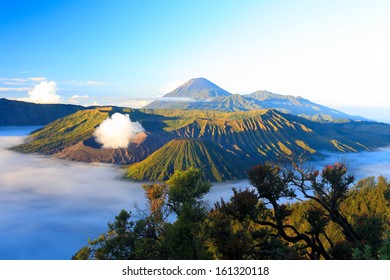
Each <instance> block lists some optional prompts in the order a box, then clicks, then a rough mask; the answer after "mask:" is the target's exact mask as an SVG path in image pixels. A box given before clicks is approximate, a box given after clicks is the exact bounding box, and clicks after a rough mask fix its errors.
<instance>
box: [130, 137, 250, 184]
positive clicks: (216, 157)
mask: <svg viewBox="0 0 390 280" xmlns="http://www.w3.org/2000/svg"><path fill="white" fill-rule="evenodd" d="M252 164H253V162H251V161H250V159H245V158H240V157H239V156H237V155H234V154H232V153H230V152H227V151H226V150H224V149H223V148H221V147H219V146H217V145H215V144H213V143H211V142H203V141H199V140H190V139H180V140H179V139H177V140H172V141H170V142H169V143H167V144H166V145H165V146H163V147H162V148H160V149H159V150H157V151H156V152H154V153H153V154H152V155H150V156H149V157H148V158H146V159H145V160H143V161H141V162H139V163H135V164H133V165H130V166H129V168H128V169H127V172H128V173H127V177H129V178H131V179H133V180H151V181H162V180H166V179H168V177H169V175H171V174H173V173H174V172H175V171H177V170H185V169H187V168H189V167H190V166H193V167H196V168H200V169H201V170H202V173H203V175H204V178H205V179H206V180H210V181H226V180H235V179H240V178H245V177H246V171H247V170H248V169H249V168H250V166H251V165H252Z"/></svg>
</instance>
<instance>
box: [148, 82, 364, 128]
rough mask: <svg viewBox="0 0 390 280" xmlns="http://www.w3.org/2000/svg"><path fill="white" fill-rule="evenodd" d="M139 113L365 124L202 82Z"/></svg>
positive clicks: (298, 101)
mask: <svg viewBox="0 0 390 280" xmlns="http://www.w3.org/2000/svg"><path fill="white" fill-rule="evenodd" d="M143 109H187V110H219V111H227V112H235V111H250V110H261V109H275V110H278V111H280V112H282V113H287V114H293V115H297V116H301V117H304V118H307V119H310V120H313V121H319V122H334V121H338V122H342V121H346V120H367V119H365V118H363V117H359V116H350V115H348V114H345V113H343V112H340V111H338V110H335V109H332V108H329V107H326V106H323V105H320V104H316V103H313V102H311V101H309V100H307V99H304V98H302V97H294V96H291V95H280V94H275V93H272V92H269V91H263V90H259V91H256V92H254V93H251V94H246V95H240V94H232V93H229V92H227V91H226V90H224V89H222V88H220V87H219V86H217V85H215V84H213V83H212V82H210V81H209V80H207V79H205V78H197V79H191V80H189V81H188V82H186V83H184V84H183V85H181V86H179V87H178V88H176V89H175V90H173V91H171V92H170V93H168V94H166V95H164V96H163V98H161V99H160V100H158V101H154V102H152V103H150V104H149V105H147V106H145V107H144V108H143Z"/></svg>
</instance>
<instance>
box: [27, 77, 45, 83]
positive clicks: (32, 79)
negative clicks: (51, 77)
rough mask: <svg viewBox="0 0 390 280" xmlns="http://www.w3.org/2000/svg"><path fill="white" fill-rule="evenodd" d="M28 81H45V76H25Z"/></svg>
mask: <svg viewBox="0 0 390 280" xmlns="http://www.w3.org/2000/svg"><path fill="white" fill-rule="evenodd" d="M27 80H29V81H34V82H43V81H46V78H45V77H32V78H27Z"/></svg>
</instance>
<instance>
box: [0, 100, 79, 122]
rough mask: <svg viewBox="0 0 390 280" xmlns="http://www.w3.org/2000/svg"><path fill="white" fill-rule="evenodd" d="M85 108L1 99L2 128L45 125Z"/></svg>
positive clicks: (0, 120) (0, 117) (0, 118)
mask: <svg viewBox="0 0 390 280" xmlns="http://www.w3.org/2000/svg"><path fill="white" fill-rule="evenodd" d="M85 109H86V108H85V107H82V106H77V105H65V104H35V103H29V102H22V101H15V100H8V99H5V98H0V126H22V125H45V124H48V123H50V122H52V121H55V120H56V119H58V118H62V117H65V116H68V115H71V114H73V113H75V112H77V111H79V110H85Z"/></svg>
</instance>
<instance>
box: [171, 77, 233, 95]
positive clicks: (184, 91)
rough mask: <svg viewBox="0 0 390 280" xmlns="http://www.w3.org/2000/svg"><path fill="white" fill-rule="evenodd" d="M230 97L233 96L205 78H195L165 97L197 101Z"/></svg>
mask: <svg viewBox="0 0 390 280" xmlns="http://www.w3.org/2000/svg"><path fill="white" fill-rule="evenodd" d="M230 95H232V94H231V93H229V92H228V91H226V90H224V89H222V88H220V87H219V86H217V85H216V84H214V83H212V82H210V81H209V80H207V79H205V78H195V79H191V80H189V81H187V82H185V83H184V84H182V85H181V86H179V87H178V88H176V89H175V90H173V91H171V92H170V93H168V94H166V95H164V97H182V98H193V99H195V100H207V99H210V98H215V97H219V96H230Z"/></svg>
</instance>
